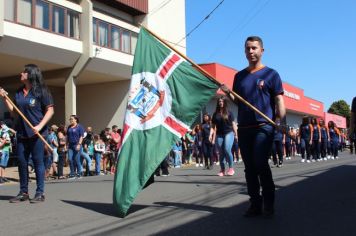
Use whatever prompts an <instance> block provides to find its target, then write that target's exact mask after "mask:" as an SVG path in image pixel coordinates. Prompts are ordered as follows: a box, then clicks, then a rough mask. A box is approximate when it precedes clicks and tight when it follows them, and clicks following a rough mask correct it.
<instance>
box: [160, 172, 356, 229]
mask: <svg viewBox="0 0 356 236" xmlns="http://www.w3.org/2000/svg"><path fill="white" fill-rule="evenodd" d="M355 182H356V166H339V167H336V168H333V169H330V170H328V171H326V172H323V173H321V174H318V175H315V176H312V177H308V178H307V179H305V180H302V181H300V182H297V183H294V184H292V185H289V186H286V187H282V188H280V189H279V190H278V191H277V193H276V215H275V217H274V218H273V219H265V218H263V217H258V218H253V219H251V218H248V219H247V218H243V217H242V214H243V213H244V211H245V210H246V209H247V207H248V205H249V204H248V203H247V202H245V203H242V204H239V205H236V206H233V207H229V208H216V207H209V206H202V205H194V204H185V203H177V202H157V203H155V204H158V205H161V206H165V207H167V206H173V207H177V208H181V209H190V210H200V211H208V212H211V215H209V216H206V217H204V218H200V219H198V220H195V221H192V222H190V223H187V224H184V225H180V226H177V227H174V228H171V229H169V230H165V231H161V232H159V233H158V234H156V235H222V234H223V235H274V236H275V235H288V236H293V235H298V236H301V235H313V236H314V235H323V236H325V235H348V236H349V235H356V228H355V225H354V224H355V223H354V222H355V219H356V184H355Z"/></svg>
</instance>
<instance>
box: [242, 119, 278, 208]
mask: <svg viewBox="0 0 356 236" xmlns="http://www.w3.org/2000/svg"><path fill="white" fill-rule="evenodd" d="M273 133H274V128H273V127H272V126H270V125H264V126H262V127H257V128H246V129H244V128H240V129H239V133H238V135H239V144H240V152H241V156H242V160H243V161H244V164H245V177H246V183H247V190H248V195H249V196H250V201H251V205H252V206H253V207H261V206H262V202H263V204H264V207H265V208H266V209H268V208H273V207H274V193H275V185H274V182H273V178H272V172H271V169H270V166H269V164H268V159H269V154H270V149H271V146H272V142H273V137H274V134H273ZM261 187H262V196H261V195H260V188H261Z"/></svg>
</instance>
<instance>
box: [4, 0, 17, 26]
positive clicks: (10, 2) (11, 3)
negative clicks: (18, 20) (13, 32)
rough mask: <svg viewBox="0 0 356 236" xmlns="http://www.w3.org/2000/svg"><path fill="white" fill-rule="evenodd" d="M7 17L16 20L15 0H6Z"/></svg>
mask: <svg viewBox="0 0 356 236" xmlns="http://www.w3.org/2000/svg"><path fill="white" fill-rule="evenodd" d="M5 19H6V20H11V21H15V0H5Z"/></svg>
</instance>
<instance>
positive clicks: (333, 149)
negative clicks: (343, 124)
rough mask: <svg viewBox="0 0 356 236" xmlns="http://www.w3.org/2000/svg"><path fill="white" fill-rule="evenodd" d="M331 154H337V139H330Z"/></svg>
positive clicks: (334, 155)
mask: <svg viewBox="0 0 356 236" xmlns="http://www.w3.org/2000/svg"><path fill="white" fill-rule="evenodd" d="M330 147H331V156H333V157H337V156H338V154H339V142H338V141H337V140H332V141H331V142H330Z"/></svg>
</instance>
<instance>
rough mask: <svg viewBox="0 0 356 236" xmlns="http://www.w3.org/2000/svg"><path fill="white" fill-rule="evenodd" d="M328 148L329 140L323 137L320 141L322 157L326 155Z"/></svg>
mask: <svg viewBox="0 0 356 236" xmlns="http://www.w3.org/2000/svg"><path fill="white" fill-rule="evenodd" d="M327 148H328V140H326V139H322V140H321V143H320V155H321V157H322V158H325V157H326V150H327Z"/></svg>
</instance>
